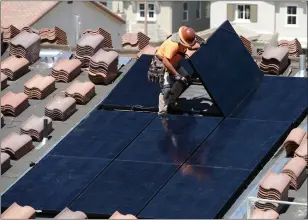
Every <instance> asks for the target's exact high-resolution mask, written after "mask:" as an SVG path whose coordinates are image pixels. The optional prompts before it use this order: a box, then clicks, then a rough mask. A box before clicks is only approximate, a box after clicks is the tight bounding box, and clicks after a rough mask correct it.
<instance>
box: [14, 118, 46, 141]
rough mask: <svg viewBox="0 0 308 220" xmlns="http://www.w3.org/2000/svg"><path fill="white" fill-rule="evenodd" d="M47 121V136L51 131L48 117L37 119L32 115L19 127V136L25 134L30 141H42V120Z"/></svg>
mask: <svg viewBox="0 0 308 220" xmlns="http://www.w3.org/2000/svg"><path fill="white" fill-rule="evenodd" d="M45 119H47V134H46V135H49V134H50V133H51V131H52V120H51V118H49V117H46V116H43V117H38V116H35V115H32V116H31V117H30V118H28V120H27V121H25V123H24V124H22V125H21V127H20V133H21V134H27V135H30V136H31V137H32V140H37V141H41V140H42V139H43V132H44V120H45Z"/></svg>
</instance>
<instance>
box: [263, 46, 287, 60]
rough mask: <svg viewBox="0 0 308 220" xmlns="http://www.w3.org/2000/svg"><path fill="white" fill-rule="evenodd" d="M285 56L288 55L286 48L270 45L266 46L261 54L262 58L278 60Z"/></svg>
mask: <svg viewBox="0 0 308 220" xmlns="http://www.w3.org/2000/svg"><path fill="white" fill-rule="evenodd" d="M285 56H288V49H287V48H283V47H272V46H268V47H267V48H266V49H265V51H264V52H263V54H262V58H263V59H267V60H270V59H275V60H277V61H279V62H281V61H282V59H283V58H284V57H285Z"/></svg>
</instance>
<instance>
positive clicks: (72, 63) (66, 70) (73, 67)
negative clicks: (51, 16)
mask: <svg viewBox="0 0 308 220" xmlns="http://www.w3.org/2000/svg"><path fill="white" fill-rule="evenodd" d="M80 73H81V61H80V60H78V59H71V60H70V59H68V58H63V59H61V60H59V61H58V62H57V63H56V64H55V66H54V67H53V68H52V72H51V76H52V77H54V78H55V79H56V81H57V82H65V83H68V82H71V81H72V80H73V79H75V78H76V77H77V76H78V75H79V74H80Z"/></svg>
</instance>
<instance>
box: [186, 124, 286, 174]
mask: <svg viewBox="0 0 308 220" xmlns="http://www.w3.org/2000/svg"><path fill="white" fill-rule="evenodd" d="M290 126H291V123H289V122H273V121H259V120H243V119H225V120H224V121H223V122H222V123H221V124H220V125H219V126H218V127H217V128H216V129H215V131H214V132H213V133H212V134H211V135H210V136H209V137H208V138H207V139H206V140H205V141H204V142H203V144H202V145H201V146H200V147H199V148H198V150H197V151H196V152H195V153H194V154H193V155H192V157H191V158H190V159H189V161H188V163H189V164H192V165H202V166H209V167H224V168H238V169H247V170H253V169H254V168H255V167H256V166H258V165H259V163H260V162H261V160H262V159H263V158H264V157H265V156H266V155H267V154H270V153H273V152H275V151H276V150H277V147H278V146H277V145H275V144H276V143H277V142H278V141H279V139H280V138H281V137H282V135H283V134H285V132H288V131H289V128H290Z"/></svg>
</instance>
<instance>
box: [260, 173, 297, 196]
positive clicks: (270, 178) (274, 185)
mask: <svg viewBox="0 0 308 220" xmlns="http://www.w3.org/2000/svg"><path fill="white" fill-rule="evenodd" d="M290 181H291V178H290V177H289V176H288V175H287V174H285V173H279V174H276V173H273V172H269V173H268V174H267V176H266V177H265V178H264V179H263V180H262V181H261V183H260V187H262V188H263V189H266V190H275V191H277V192H279V193H283V192H284V191H285V190H286V188H288V187H289V185H290Z"/></svg>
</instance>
